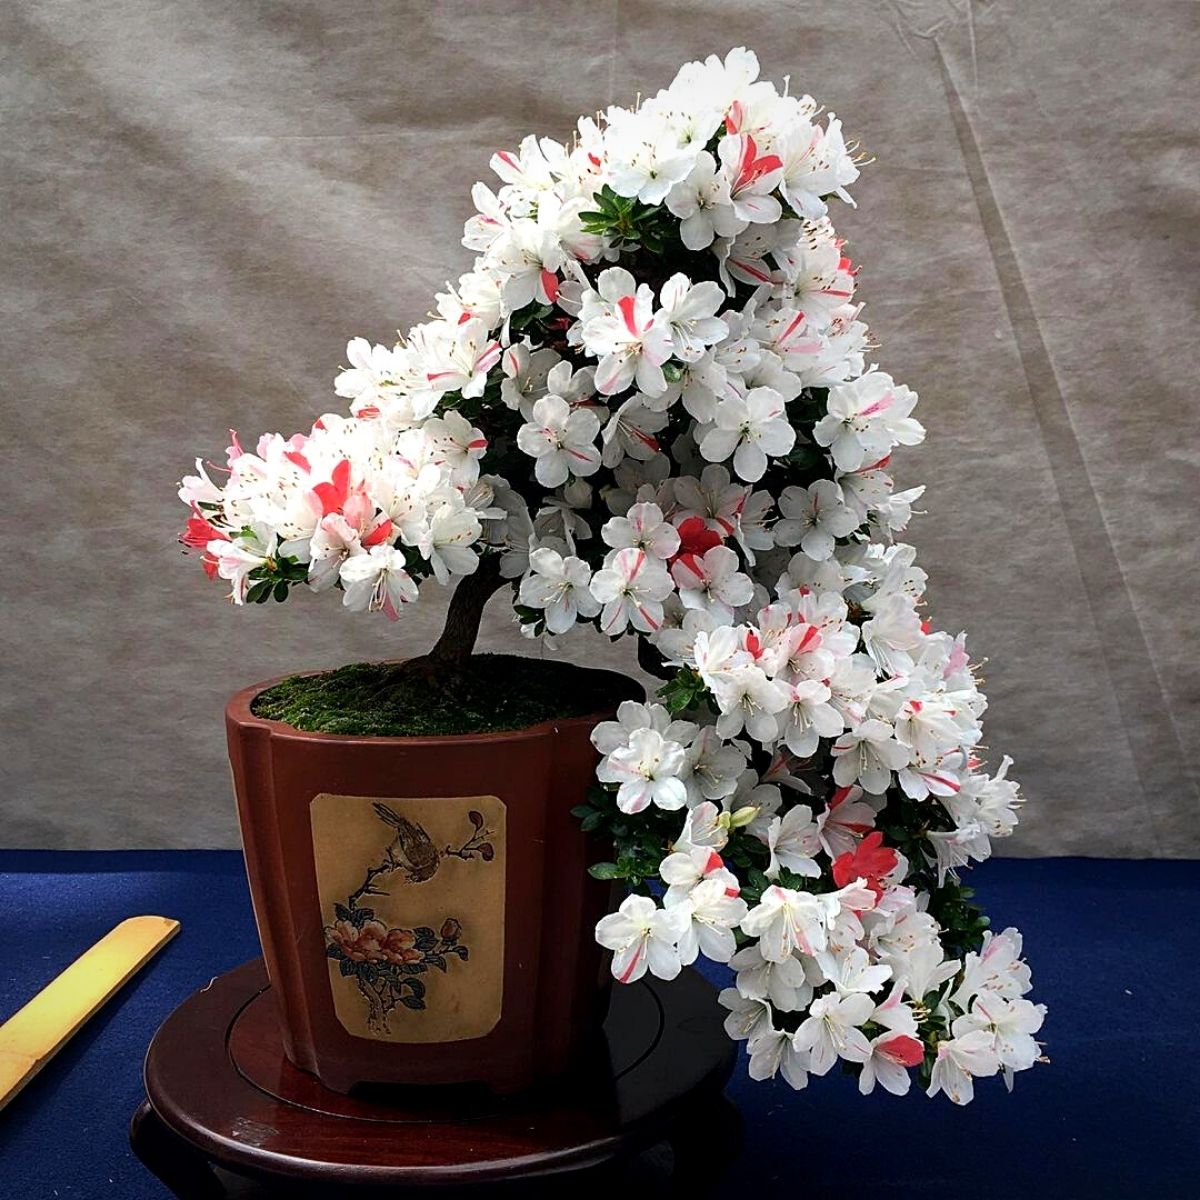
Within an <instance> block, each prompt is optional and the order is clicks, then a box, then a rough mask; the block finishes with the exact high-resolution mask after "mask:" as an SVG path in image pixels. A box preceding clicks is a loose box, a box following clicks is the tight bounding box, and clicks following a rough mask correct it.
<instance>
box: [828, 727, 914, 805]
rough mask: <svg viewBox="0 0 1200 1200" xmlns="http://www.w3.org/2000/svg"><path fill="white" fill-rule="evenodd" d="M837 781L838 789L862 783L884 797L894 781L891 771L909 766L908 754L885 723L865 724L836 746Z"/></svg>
mask: <svg viewBox="0 0 1200 1200" xmlns="http://www.w3.org/2000/svg"><path fill="white" fill-rule="evenodd" d="M832 750H833V756H834V759H835V760H836V761H835V762H834V764H833V778H834V782H835V783H837V784H838V786H839V787H847V786H848V785H849V784H852V783H857V784H860V785H861V786H862V787H863V789H864V790H865V791H868V792H871V793H872V794H873V795H876V796H882V795H883V793H884V792H886V791H887V790H888V787H889V786H890V784H891V782H892V772H893V771H898V770H900V768H901V767H906V766H907V765H908V751H907V750H906V749H905V748H904V747H903V746H901V745H900V743H899V742H897V741H896V740H895V738H893V737H892V727H891V726H890V725H889V724H888V723H887V722H886V721H879V720H875V719H871V720H868V721H862V722H860V723H859V724H858V725H856V726H855V727H854V728H853V729H851V730H849V731H848V732H846V733H843V734H842V735H841V737H839V738H838V740H837V741H836V742H834V743H833V747H832Z"/></svg>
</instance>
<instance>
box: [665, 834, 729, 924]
mask: <svg viewBox="0 0 1200 1200" xmlns="http://www.w3.org/2000/svg"><path fill="white" fill-rule="evenodd" d="M676 846H677V847H678V846H679V843H676ZM658 875H659V878H660V879H661V880H662V881H663V883H665V884H667V890H666V892H665V894H664V895H663V904H664V905H665V906H666V907H667V908H673V907H674V906H675V905H676V904H680V903H682V902H683V901H685V900H687V899H688V897H689V896H690V895H691V894H692V889H693V888H694V887H695V886H696V885H697V884H698V883H700V882H701V881H702V880H705V879H716V880H718V881H719V882H720V883H721V886H722V887H723V888H724V889H725V893H726V895H728V896H730V897H736V896H737V894H738V891H739V890H740V889H739V887H738V881H737V876H736V875H734V874H733V872H732V871H729V870H727V869H726V867H725V862H724V860H723V859H722V858H721V856H720V854H718V853H717V851H716V850H715V849H713V848H712V847H711V846H689V847H688V848H687V849H679V848H677V849H676V850H674V851H673V852H672V853H670V854H668V855H667V857H666V858H664V859H663V860H662V862H661V863H659V864H658ZM736 923H737V922H734V924H736Z"/></svg>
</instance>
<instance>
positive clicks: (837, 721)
mask: <svg viewBox="0 0 1200 1200" xmlns="http://www.w3.org/2000/svg"><path fill="white" fill-rule="evenodd" d="M809 628H812V626H809ZM785 686H786V696H787V706H786V707H785V708H783V709H782V710H781V711H780V713H779V737H781V738H782V739H783V742H784V744H785V745H786V746H787V748H788V749H789V750H790V751H791V752H792V753H793V754H795V755H796V756H797V757H798V758H808V757H809V755H811V754H815V753H816V750H817V746H818V745H819V744H820V740H821V738H823V737H825V738H831V737H837V736H838V734H840V733H841V732H842V730H843V729H844V728H845V725H844V722H843V721H842V717H841V714H840V713H839V712H838V711H837V709H836V708H834V707H833V705H832V704H830V703H829V698H830V694H831V693H830V691H829V688H828V687H826V686H825V684H823V683H821V682H820V681H819V680H816V679H802V680H800V681H799V682H798V683H789V684H787V685H785Z"/></svg>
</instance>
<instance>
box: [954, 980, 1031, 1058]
mask: <svg viewBox="0 0 1200 1200" xmlns="http://www.w3.org/2000/svg"><path fill="white" fill-rule="evenodd" d="M1045 1016H1046V1006H1045V1005H1044V1004H1033V1003H1031V1002H1030V1001H1028V1000H1026V999H1024V997H1022V996H1016V997H1014V998H1012V999H1009V1000H1006V999H1004V998H1003V997H1001V996H996V995H994V994H993V993H991V992H980V993H979V995H977V996H976V997H975V999H974V1001H973V1002H972V1004H971V1011H970V1012H969V1013H966V1014H965V1015H964V1016H961V1017H959V1018H958V1019H957V1020H956V1021H955V1022H954V1029H953V1032H954V1033H955V1035H956V1036H957V1035H958V1034H961V1033H966V1032H967V1031H969V1030H971V1029H983V1030H986V1031H987V1032H988V1033H990V1034H991V1035H992V1037H993V1038H994V1039H995V1040H994V1043H993V1046H994V1049H995V1051H996V1056H997V1057H998V1058H999V1060H1000V1065H1001V1066H1002V1067H1004V1068H1006V1069H1007V1070H1008V1071H1025V1070H1028V1069H1029V1068H1030V1067H1032V1066H1033V1064H1034V1063H1035V1062H1037V1060H1038V1056H1039V1055H1040V1054H1041V1048H1040V1047H1039V1046H1038V1044H1037V1042H1036V1041H1035V1040H1034V1037H1033V1035H1034V1034H1035V1033H1037V1031H1038V1030H1039V1029H1041V1027H1042V1021H1043V1019H1044V1018H1045Z"/></svg>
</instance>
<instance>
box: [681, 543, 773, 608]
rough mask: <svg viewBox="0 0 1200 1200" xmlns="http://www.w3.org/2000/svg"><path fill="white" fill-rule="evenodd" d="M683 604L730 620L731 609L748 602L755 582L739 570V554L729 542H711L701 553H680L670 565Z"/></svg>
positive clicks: (685, 606)
mask: <svg viewBox="0 0 1200 1200" xmlns="http://www.w3.org/2000/svg"><path fill="white" fill-rule="evenodd" d="M671 576H672V578H673V579H674V580H675V583H676V584H677V585H678V587H679V599H680V600H681V601H682V602H683V606H684V608H698V609H702V610H703V611H705V612H709V613H712V615H713V616H714V617H716V618H717V620H718V621H725V622H727V621H732V620H733V613H734V609H736V608H740V607H741V606H742V605H743V604H748V603H749V602H750V597H751V596H752V595H753V594H754V584H753V583H751V582H750V576H749V575H743V574H742V573H741V572H740V571H739V570H738V556H737V554H736V553H735V552H734V551H732V550H730V549H729V547H728V546H713V548H712V549H711V550H707V551H705V553H704V554H703V555H700V554H681V555H680V556H679V558H678V559H676V561H675V565H674V566H673V567H672V568H671Z"/></svg>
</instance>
